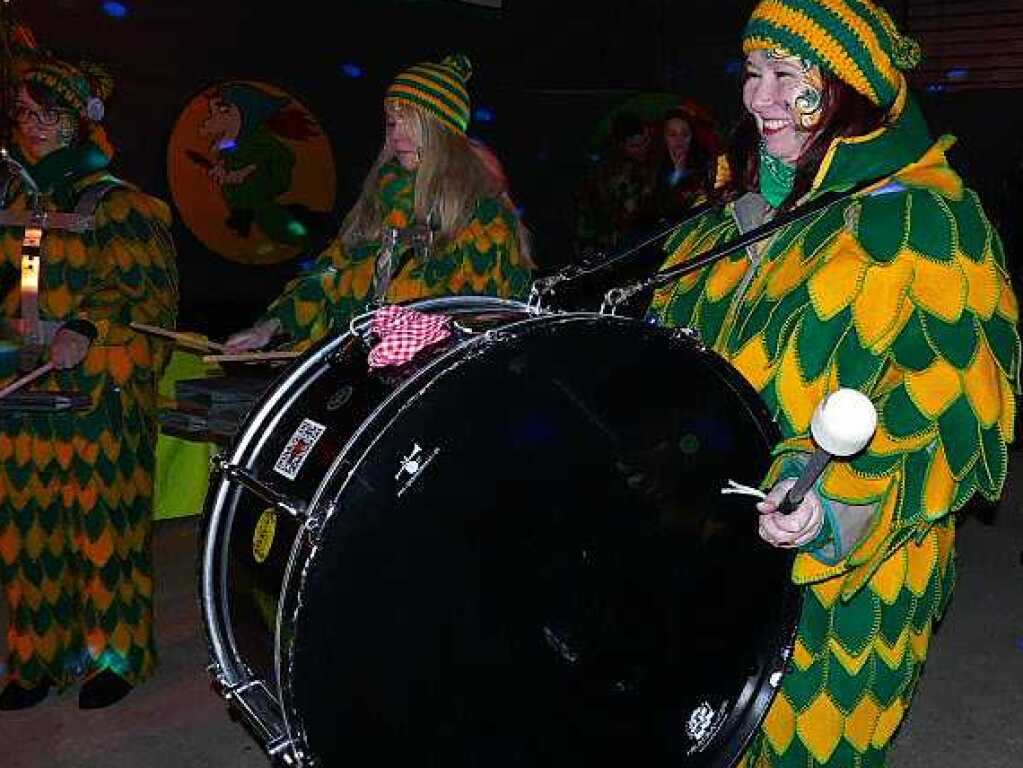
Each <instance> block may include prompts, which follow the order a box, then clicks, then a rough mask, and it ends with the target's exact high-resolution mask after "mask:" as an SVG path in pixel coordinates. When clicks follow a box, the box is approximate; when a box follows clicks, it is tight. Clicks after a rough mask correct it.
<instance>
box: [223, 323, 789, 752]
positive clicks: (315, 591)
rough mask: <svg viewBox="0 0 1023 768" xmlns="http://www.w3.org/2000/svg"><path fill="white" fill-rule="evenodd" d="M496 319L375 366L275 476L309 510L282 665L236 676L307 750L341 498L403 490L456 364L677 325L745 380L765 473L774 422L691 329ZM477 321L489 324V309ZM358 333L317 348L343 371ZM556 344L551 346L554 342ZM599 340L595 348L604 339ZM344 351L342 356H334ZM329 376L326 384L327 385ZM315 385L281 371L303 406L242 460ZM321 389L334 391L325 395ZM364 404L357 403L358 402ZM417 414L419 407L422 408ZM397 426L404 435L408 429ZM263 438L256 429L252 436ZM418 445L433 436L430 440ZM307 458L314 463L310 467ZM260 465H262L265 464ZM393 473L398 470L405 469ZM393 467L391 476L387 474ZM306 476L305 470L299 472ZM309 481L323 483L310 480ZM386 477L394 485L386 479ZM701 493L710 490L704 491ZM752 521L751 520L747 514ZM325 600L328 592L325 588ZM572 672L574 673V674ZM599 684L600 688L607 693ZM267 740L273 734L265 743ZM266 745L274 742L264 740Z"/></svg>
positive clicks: (711, 362) (752, 689)
mask: <svg viewBox="0 0 1023 768" xmlns="http://www.w3.org/2000/svg"><path fill="white" fill-rule="evenodd" d="M474 313H475V314H474ZM466 314H467V315H474V316H473V319H474V320H475V319H477V317H476V316H477V315H481V314H483V315H485V314H486V312H485V307H484V308H482V309H481V308H480V307H476V309H475V310H473V311H472V312H467V313H466ZM499 314H500V313H498V315H499ZM466 322H468V323H469V324H470V325H471V324H473V323H472V322H471V321H470V320H466ZM490 322H491V325H493V326H494V327H493V329H492V332H491V334H490V335H489V337H487V336H486V335H485V334H479V335H477V336H476V337H473V338H472V339H468V340H466V339H462V340H456V341H454V342H451V343H449V344H448V345H446V346H444V347H442V348H439V349H436V350H433V351H432V352H431V353H430V354H429V355H428V356H427V357H428V359H425V360H420V361H419V362H418V363H417V365H414V366H411V367H410V368H409V369H407V370H405V371H402V372H397V373H392V374H388V375H385V376H384V377H383V378H378V380H377V384H378V385H380V389H378V390H377V391H376V392H375V393H374V394H372V396H371V395H369V388H370V386H372V385H371V384H369V383H366V382H356V386H354V387H353V389H355V390H358V389H359V388H360V387H362V388H363V389H365V391H366V392H367V396H366V398H365V400H364V401H361V402H362V405H361V406H360V405H359V403H358V402H353V403H352V407H353V411H352V413H351V414H350V415H351V419H350V421H349V422H347V425H345V424H341V426H339V427H338V428H337V429H336V432H337V434H336V435H333V436H332V437H330V439H329V440H328V441H327V442H323V441H324V440H327V438H326V437H324V438H322V439H321V440H320V441H317V443H316V446H314V448H313V450H312V451H310V453H309V458H308V459H307V464H308V466H305V465H304V466H303V469H302V471H301V473H300V474H299V476H298V478H297V479H296V481H295V482H294V483H293V484H291V485H289V484H288V483H287V482H285V480H282V479H279V478H273V482H274V487H275V488H276V489H277V490H280V491H282V492H283V491H288V492H290V493H291V494H293V497H294V498H297V499H299V500H301V501H302V502H303V503H304V504H306V505H307V506H309V507H310V508H311V513H312V514H311V517H310V518H309V519H308V520H307V521H306V523H305V524H304V527H303V528H302V529H301V531H300V532H298V533H297V535H295V533H294V532H293V531H291V530H289V531H288V532H287V533H285V534H284V538H283V539H282V542H283V543H282V547H283V549H284V550H287V549H288V548H289V546H290V553H289V557H288V561H289V562H288V565H287V566H286V570H287V573H286V574H282V576H281V581H282V589H281V592H282V594H283V595H284V599H283V601H282V605H281V606H280V607H279V610H278V613H277V627H276V630H277V634H276V636H275V638H274V645H275V650H276V652H277V659H276V665H279V666H275V669H274V670H273V672H272V674H271V673H267V672H266V671H265V670H260V669H254V668H252V666H251V665H250V664H249V663H248V660H243V662H242V664H241V665H239V669H236V670H235V674H237V675H238V676H239V677H238V678H237V679H241V680H249V679H252V678H253V677H255V678H258V679H261V680H265V681H268V682H271V684H272V687H274V688H276V689H277V690H276V692H275V699H276V704H277V706H278V707H279V710H280V711H279V717H280V718H281V721H282V723H284V724H285V725H286V728H284V730H285V731H286V732H287V740H288V741H289V742H290V743H291V748H292V749H294V750H297V751H298V752H299V753H302V754H303V757H304V759H306V760H307V761H310V762H311V760H312V756H313V755H315V754H316V750H315V749H314V748H311V747H310V733H309V732H308V731H307V727H306V725H307V721H310V720H315V719H316V718H315V717H314V716H313V714H314V713H313V712H312V710H313V709H314V705H313V704H312V703H311V701H312V700H311V699H310V698H309V697H310V696H313V700H315V698H316V697H317V696H318V695H319V694H318V693H317V692H315V691H314V692H313V693H310V691H309V690H308V682H307V681H308V680H310V679H311V678H313V677H315V672H316V665H315V664H314V663H312V662H311V661H310V659H311V658H318V657H319V656H320V655H321V654H324V653H327V652H328V651H329V649H324V648H322V647H318V646H317V645H316V642H315V635H316V634H317V632H318V631H319V627H320V626H321V625H320V622H319V620H313V618H312V614H311V613H310V609H311V607H312V606H314V605H320V606H322V605H324V604H325V599H326V598H325V597H324V594H325V593H324V584H329V583H330V577H328V576H326V575H325V574H328V573H332V571H331V568H333V567H334V566H332V565H330V563H328V560H329V559H330V553H332V552H337V551H339V549H340V543H341V542H342V540H343V537H339V535H338V533H337V532H338V530H339V529H340V528H341V527H342V525H343V524H344V520H345V515H346V510H348V509H351V508H352V504H353V502H354V500H355V499H356V498H357V494H356V491H358V489H359V487H360V486H367V485H372V486H374V488H377V489H378V491H379V492H380V493H385V494H395V493H397V492H398V490H400V484H399V483H398V477H397V476H396V475H395V473H394V469H395V468H396V467H397V466H398V462H399V461H400V459H401V458H402V455H403V454H406V453H407V451H408V450H409V449H410V448H411V447H412V445H413V441H412V440H410V439H409V437H410V436H412V437H414V436H416V435H419V436H422V435H424V434H426V433H427V432H429V421H428V419H427V420H423V419H422V418H420V421H419V422H417V423H416V425H415V426H410V424H411V422H412V421H413V420H414V419H413V416H414V412H415V411H416V409H417V408H422V407H425V403H426V401H427V400H429V398H430V397H431V393H436V392H443V391H445V389H446V388H447V389H450V388H451V386H452V385H451V383H450V382H451V381H453V380H454V379H453V378H452V377H457V376H459V375H460V374H459V373H458V372H459V371H460V370H470V371H471V370H474V369H475V367H478V366H479V365H486V364H488V363H487V361H488V360H492V359H497V358H498V357H501V356H502V355H504V358H505V359H511V358H514V357H515V354H514V353H513V352H510V351H509V350H512V348H513V347H514V345H515V344H516V343H518V342H519V341H521V340H524V339H539V338H541V337H543V336H547V337H557V336H558V335H559V334H560V333H568V332H575V331H572V330H571V329H573V328H574V329H575V330H576V331H577V330H579V329H581V328H584V327H587V328H590V329H591V330H590V331H587V332H586V333H589V336H590V337H593V338H596V337H597V336H598V335H600V334H603V333H608V334H609V335H611V336H613V335H614V334H616V333H617V334H619V335H618V336H617V338H618V339H619V341H620V340H625V341H626V342H630V341H632V338H633V337H634V336H635V337H639V336H643V337H645V336H646V335H650V334H652V335H653V336H652V337H653V338H657V339H664V338H665V337H670V338H669V339H668V341H666V342H665V344H667V347H671V348H674V349H676V350H678V351H679V354H680V355H682V356H683V357H684V358H686V359H687V360H689V361H699V362H700V365H701V366H704V367H706V368H707V370H710V371H712V372H713V373H712V375H711V378H713V379H714V380H715V381H718V382H719V383H720V385H721V387H722V388H723V389H725V390H731V391H734V392H738V393H739V395H738V401H737V404H738V405H741V408H740V410H741V409H742V408H744V409H746V411H748V414H747V416H746V418H748V420H749V425H750V427H751V429H752V430H753V431H754V432H756V435H754V436H753V438H755V440H756V441H757V444H758V445H760V453H759V454H757V459H756V463H757V466H755V467H753V466H742V467H736V473H737V474H738V476H739V478H740V479H743V480H745V481H750V480H756V479H758V477H756V476H754V477H751V476H750V475H749V474H748V473H753V474H754V475H756V474H757V473H760V472H762V470H763V469H764V468H765V467H766V462H767V460H768V457H767V451H768V449H769V448H770V447H771V446H772V445H773V444H774V442H775V441H776V440H777V431H776V429H775V428H774V426H773V424H772V422H771V420H770V418H769V416H768V414H767V413H766V411H764V409H763V406H762V404H761V403H760V401H759V399H758V398H757V397H756V395H755V393H752V390H750V389H749V387H748V385H747V384H746V383H745V382H744V381H743V380H742V379H741V377H740V376H739V375H738V374H737V373H736V372H735V371H734V370H733V369H731V368H730V367H729V366H727V364H725V363H724V361H722V360H720V359H719V358H716V356H714V355H712V354H711V353H709V352H707V351H706V350H702V349H701V348H700V347H699V344H698V342H696V341H694V340H693V339H692V338H690V337H688V336H687V335H686V334H685V333H681V332H675V333H671V332H668V331H666V330H664V329H653V328H641V327H639V324H637V323H635V322H633V321H628V320H616V319H614V318H603V317H599V316H593V315H565V316H542V317H531V316H529V315H528V313H526V312H524V311H521V312H510V313H509V312H506V313H505V314H504V315H503V317H500V318H499V319H498V320H497V321H490ZM482 325H484V326H485V325H486V321H484V323H483V324H482ZM609 329H611V330H609ZM584 335H585V333H584ZM517 340H518V341H517ZM352 342H353V340H352V339H350V338H349V339H348V340H347V341H345V342H340V341H335V342H333V343H334V348H333V349H331V350H329V351H326V352H323V351H321V358H322V361H323V364H324V365H327V366H328V367H329V364H327V363H326V362H325V361H326V360H328V359H331V360H332V361H333V364H334V365H335V366H337V367H338V370H339V371H343V370H344V360H345V355H346V354H348V355H350V356H352V359H355V358H356V357H357V355H354V354H353V350H352V348H351V347H345V344H351V343H352ZM530 343H533V342H530ZM658 343H660V342H658ZM667 347H664V348H667ZM551 349H552V350H554V351H555V352H556V351H557V344H555V345H554V346H553V347H551ZM594 349H599V345H598V346H596V347H594ZM541 357H542V355H541ZM339 362H340V365H338V363H339ZM358 368H359V365H356V364H353V368H352V371H351V372H349V373H348V374H347V375H348V378H345V377H344V376H342V375H341V374H340V373H331V374H329V376H328V374H325V373H321V374H319V375H318V376H314V375H313V374H307V375H306V378H308V379H317V380H320V379H324V380H326V379H329V380H330V386H335V385H337V384H338V383H339V382H341V386H346V385H351V384H352V382H353V381H354V379H353V378H352V377H356V376H358V375H360V374H359V373H358V370H357V369H358ZM678 373H679V371H676V374H678ZM491 383H493V382H491ZM324 386H325V385H324ZM326 388H328V389H329V387H326ZM324 391H325V390H324ZM289 393H290V394H289ZM317 393H320V390H319V389H316V387H315V386H314V385H313V384H312V383H310V382H307V381H304V382H302V383H298V382H296V383H295V384H294V385H293V386H290V388H289V385H287V384H286V383H285V385H283V386H282V387H281V391H280V392H279V393H278V400H277V405H274V406H273V407H272V408H271V410H280V411H300V412H301V414H297V413H293V414H290V415H287V416H277V415H275V416H274V418H275V419H277V420H276V421H274V422H273V426H272V430H271V431H274V432H275V433H276V434H275V435H274V436H272V437H265V436H264V437H263V438H262V440H263V442H262V443H259V445H260V446H261V448H260V450H258V451H255V452H254V453H253V452H252V449H251V447H249V448H246V449H245V450H243V451H241V452H240V453H238V452H236V455H237V456H238V457H239V458H240V459H242V460H244V456H245V451H246V450H247V451H249V454H248V455H249V463H250V464H251V465H255V466H256V468H257V470H258V469H265V468H266V466H267V465H268V464H269V463H272V462H271V461H270V460H271V459H273V458H274V457H277V456H279V452H280V450H282V448H283V446H284V445H285V444H286V443H287V440H288V436H289V435H292V434H293V433H294V430H295V429H296V428H297V425H299V424H300V423H301V421H302V420H303V419H306V418H311V416H310V414H311V415H312V417H315V418H312V420H313V421H316V420H317V418H322V419H323V420H324V421H328V418H327V416H326V415H324V412H323V410H322V401H323V400H324V397H323V396H322V395H321V394H317ZM326 399H328V400H329V397H328V398H326ZM455 399H457V398H455ZM299 403H301V404H302V405H301V407H300V408H299V407H297V406H298V404H299ZM282 404H283V405H282ZM360 408H361V410H359V409H360ZM317 409H320V410H317ZM299 415H301V418H299ZM420 416H422V412H421V413H420ZM406 422H408V423H406ZM409 430H411V432H410V431H409ZM399 433H401V434H404V435H405V436H404V437H402V436H400V434H399ZM460 434H461V435H462V437H461V438H460V439H462V440H471V439H472V438H471V429H470V430H469V431H467V432H464V433H460ZM388 441H390V442H391V445H389V446H387V447H386V450H385V448H384V444H386V443H388ZM258 442H259V441H258V440H255V439H254V440H253V445H255V444H256V443H258ZM425 442H427V443H429V439H426V441H425ZM342 443H343V445H342ZM422 447H424V448H427V449H428V448H429V446H428V445H424V446H422ZM318 451H322V453H318ZM438 466H439V465H438ZM307 469H308V470H309V474H306V470H307ZM259 474H260V476H261V477H263V476H264V475H266V474H267V473H266V472H265V471H260V472H259ZM397 474H398V475H400V473H397ZM390 477H393V478H394V479H392V480H389V479H388V478H390ZM302 478H309V479H307V480H305V481H303V480H302ZM402 479H403V481H407V480H408V478H402ZM313 485H315V486H316V487H315V488H313V487H312V486H313ZM386 486H393V487H390V488H387V487H386ZM211 488H212V486H211ZM411 489H412V490H411V491H410V493H413V494H414V493H416V492H417V488H416V487H415V486H414V485H413V486H411ZM704 496H706V492H705V493H704ZM708 498H709V497H708ZM238 519H239V518H238V517H236V518H235V524H236V525H237V524H238V523H237V521H238ZM750 524H751V526H752V525H753V523H752V521H751V523H750ZM284 527H285V528H287V525H286V524H285V526H284ZM295 528H297V526H295ZM241 530H242V528H239V531H241ZM211 533H214V532H213V531H208V533H207V535H210V534H211ZM214 535H215V534H214ZM246 535H247V534H243V535H240V536H239V538H240V539H245V538H246ZM787 557H788V556H786V555H781V554H779V555H778V558H779V560H778V564H777V566H776V567H774V573H775V574H780V573H787ZM324 558H327V560H325V559H324ZM278 565H279V563H278ZM327 598H329V595H327ZM701 599H702V598H701ZM327 601H328V602H329V600H327ZM795 606H796V599H795V596H794V593H793V592H785V593H784V594H782V595H781V596H780V598H779V609H778V611H777V614H776V615H774V616H773V617H772V621H773V622H774V624H773V626H772V627H770V628H767V629H765V630H764V631H765V633H767V634H771V635H772V636H771V637H770V638H767V639H765V640H764V647H765V649H767V650H765V654H766V655H767V656H770V660H769V661H770V663H767V662H765V663H764V664H763V669H762V670H761V672H760V673H759V674H760V675H761V677H764V679H761V680H758V681H757V682H756V684H755V685H754V684H752V683H751V684H750V685H749V686H747V688H748V689H749V690H748V691H746V693H745V694H744V695H748V696H749V697H750V698H759V699H760V701H759V703H758V704H757V703H755V702H752V701H747V702H745V703H744V706H746V707H749V708H756V709H758V710H759V714H760V716H762V714H763V712H764V711H765V709H766V704H765V702H764V699H765V697H769V695H770V690H771V687H770V686H769V685H767V684H766V683H765V680H766V677H767V676H772V675H774V674H775V673H776V672H777V670H778V664H779V663H781V661H782V660H783V657H784V656H785V655H786V653H787V648H788V644H789V643H790V642H791V634H792V631H793V629H794V622H795V618H794V617H795V615H796V613H797V610H796V607H795ZM224 620H225V621H227V622H230V621H231V620H232V619H231V618H230V616H228V617H227V618H226V619H224ZM336 629H337V628H336V627H333V628H331V632H334V633H335V634H336V632H335V630H336ZM329 633H330V632H327V631H326V630H324V632H323V634H329ZM296 637H297V640H296V641H295V642H296V643H297V646H295V645H292V642H291V641H292V639H293V638H296ZM310 640H312V642H310ZM768 647H769V649H768ZM241 655H244V654H241ZM572 674H573V675H574V674H575V673H574V672H573V673H572ZM573 679H574V678H573ZM573 684H575V683H574V682H573ZM303 686H306V688H307V690H305V691H303V690H302V688H303ZM597 687H599V686H597ZM585 695H586V696H591V695H593V693H592V691H589V692H587V693H586V694H585ZM597 695H598V698H599V697H600V696H603V695H604V693H599V694H597ZM587 700H589V699H587ZM733 705H734V706H736V707H738V706H739V703H738V702H733ZM754 705H755V706H754ZM753 724H754V723H753V722H752V721H750V722H743V723H741V725H742V728H738V727H736V728H735V731H736V733H735V735H734V736H733V737H731V742H732V743H731V745H730V751H731V756H732V757H733V758H734V756H735V754H736V753H737V749H738V747H737V744H738V743H739V742H741V741H742V740H744V739H746V738H748V737H749V735H750V733H751V730H752V726H753ZM718 725H719V727H722V728H727V727H732V726H731V725H728V724H727V723H726V724H724V725H722V724H721V723H719V724H718ZM328 727H329V724H328V725H327V726H324V724H323V723H316V724H315V727H314V731H315V730H316V729H317V728H318V729H319V733H318V734H317V735H316V736H314V737H313V739H312V741H315V740H316V738H320V739H321V740H322V739H323V733H324V731H325V729H326V728H328ZM740 731H741V732H740ZM264 741H265V740H264ZM264 746H265V747H266V746H267V745H266V744H265V743H264ZM269 751H271V749H269V748H268V752H269ZM494 764H499V763H494ZM515 764H519V763H515ZM522 764H539V763H522ZM680 764H681V763H680ZM684 764H685V765H687V766H688V765H701V766H702V765H708V766H710V765H726V764H729V763H727V762H715V761H714V759H713V758H711V757H708V759H707V760H705V761H704V762H697V761H696V760H695V759H694V760H691V761H689V762H686V763H684Z"/></svg>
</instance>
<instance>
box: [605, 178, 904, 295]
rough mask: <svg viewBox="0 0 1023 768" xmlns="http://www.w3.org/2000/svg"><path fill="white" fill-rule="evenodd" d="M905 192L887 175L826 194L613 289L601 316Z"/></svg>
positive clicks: (609, 292)
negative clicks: (837, 212) (839, 213)
mask: <svg viewBox="0 0 1023 768" xmlns="http://www.w3.org/2000/svg"><path fill="white" fill-rule="evenodd" d="M901 189H902V185H900V184H898V183H897V182H892V176H891V174H886V175H885V176H882V177H880V178H876V179H870V180H868V181H863V182H860V183H859V184H857V185H856V186H854V187H852V188H851V189H848V190H846V191H844V192H825V193H824V194H823V195H821V196H820V197H817V198H814V199H813V200H811V201H809V202H808V203H804V204H803V205H800V206H798V207H796V208H793V209H792V210H791V211H786V212H785V213H783V214H780V215H779V216H776V217H775V218H773V219H772V220H771V221H769V222H767V223H766V224H762V225H761V226H759V227H756V228H754V229H751V230H750V231H749V232H744V233H742V234H740V235H739V237H737V238H735V239H734V240H729V241H728V242H727V243H722V244H721V245H718V246H715V247H714V248H711V249H709V250H708V251H706V252H704V253H702V254H700V255H699V256H697V257H696V258H693V259H690V260H689V261H686V262H684V263H682V264H679V265H677V266H674V267H672V268H671V269H666V270H664V271H663V272H657V273H656V274H653V275H651V276H650V277H647V278H644V279H643V280H640V281H637V282H635V283H632V284H631V285H626V286H622V287H620V288H612V289H611V290H609V291H608V292H607V293H606V294H605V295H604V304H603V306H602V307H601V312H602V313H607V314H614V313H615V311H616V309H617V308H618V307H620V306H621V305H622V304H624V303H625V302H626V301H628V300H629V299H631V298H632V297H633V296H636V295H638V294H640V293H642V292H643V291H648V290H651V289H656V288H663V287H664V286H666V285H670V284H671V283H673V282H675V281H676V280H679V279H681V278H683V277H685V276H686V275H689V274H692V273H693V272H699V271H700V270H701V269H704V268H705V267H708V266H710V265H711V264H714V263H716V262H718V261H720V260H721V259H723V258H724V257H725V256H728V255H729V254H731V253H733V252H735V251H737V250H739V249H740V248H746V247H747V246H749V245H752V244H754V243H758V242H760V241H761V240H764V239H766V238H768V237H770V236H771V235H773V234H774V233H775V232H778V231H779V230H782V229H784V228H785V227H787V226H789V225H790V224H795V223H796V222H797V221H803V220H804V219H808V218H810V217H811V216H816V215H817V214H818V213H820V212H822V211H824V210H827V209H828V208H830V207H831V206H833V205H838V204H839V203H843V202H845V201H846V200H850V199H852V198H854V197H860V196H873V195H884V194H891V193H892V192H897V191H899V190H901Z"/></svg>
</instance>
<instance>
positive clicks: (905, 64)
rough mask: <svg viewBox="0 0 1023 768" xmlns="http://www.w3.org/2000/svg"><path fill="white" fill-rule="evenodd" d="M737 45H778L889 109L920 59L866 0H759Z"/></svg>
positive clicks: (916, 50) (759, 47)
mask: <svg viewBox="0 0 1023 768" xmlns="http://www.w3.org/2000/svg"><path fill="white" fill-rule="evenodd" d="M742 48H743V51H745V52H746V53H747V54H749V53H750V52H752V51H757V50H764V49H770V48H781V49H783V50H785V51H787V52H788V53H790V54H793V55H795V56H800V57H801V58H804V59H806V60H807V61H811V62H813V63H814V64H816V65H818V66H820V67H822V68H823V69H826V70H828V71H829V72H831V73H832V74H834V75H835V76H836V77H838V78H839V79H840V80H842V81H844V82H845V83H847V84H848V85H850V86H852V87H853V88H855V89H856V90H857V91H858V92H859V93H861V94H863V95H864V96H866V97H867V98H868V99H870V100H871V101H872V102H874V103H875V104H877V105H878V106H880V107H884V108H890V107H891V106H892V104H894V103H895V100H896V97H897V96H898V93H899V91H900V90H901V89H902V87H903V84H904V83H905V76H904V75H903V74H902V72H903V71H904V70H909V69H912V68H913V67H915V66H916V65H917V64H919V63H920V46H919V45H918V44H917V43H916V41H915V40H913V39H911V38H909V37H903V36H902V35H901V34H900V33H899V31H898V30H897V29H896V27H895V22H894V21H892V18H891V16H889V15H888V12H887V11H885V10H884V9H883V8H880V7H879V6H877V5H875V4H874V3H873V2H871V0H762V2H760V4H759V5H757V7H756V8H755V9H754V11H753V15H752V16H751V17H750V20H749V22H748V23H747V25H746V31H745V32H744V33H743V41H742Z"/></svg>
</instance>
